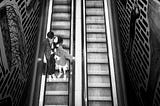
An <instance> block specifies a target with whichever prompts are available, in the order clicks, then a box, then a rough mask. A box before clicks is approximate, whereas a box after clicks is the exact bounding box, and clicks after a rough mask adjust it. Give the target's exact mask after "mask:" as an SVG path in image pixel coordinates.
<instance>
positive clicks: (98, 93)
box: [88, 87, 111, 97]
mask: <svg viewBox="0 0 160 106" xmlns="http://www.w3.org/2000/svg"><path fill="white" fill-rule="evenodd" d="M88 96H90V97H111V89H110V87H101V88H100V87H89V88H88Z"/></svg>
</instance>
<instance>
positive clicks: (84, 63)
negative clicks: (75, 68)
mask: <svg viewBox="0 0 160 106" xmlns="http://www.w3.org/2000/svg"><path fill="white" fill-rule="evenodd" d="M82 7H83V8H82V9H83V10H82V15H83V18H82V23H83V26H82V27H83V28H82V32H83V35H82V51H83V55H82V68H83V69H82V70H83V71H82V79H83V82H82V84H83V85H82V96H83V97H82V105H83V106H88V76H87V74H88V72H87V54H86V52H87V47H86V46H87V45H86V39H87V37H86V19H85V18H86V17H85V16H86V4H85V0H82Z"/></svg>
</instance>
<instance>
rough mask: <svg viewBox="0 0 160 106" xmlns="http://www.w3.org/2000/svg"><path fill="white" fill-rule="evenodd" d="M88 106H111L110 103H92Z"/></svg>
mask: <svg viewBox="0 0 160 106" xmlns="http://www.w3.org/2000/svg"><path fill="white" fill-rule="evenodd" d="M89 106H112V101H92V102H89Z"/></svg>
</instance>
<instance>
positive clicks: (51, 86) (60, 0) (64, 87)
mask: <svg viewBox="0 0 160 106" xmlns="http://www.w3.org/2000/svg"><path fill="white" fill-rule="evenodd" d="M71 4H72V1H71V0H53V5H52V15H51V26H50V30H51V31H52V32H54V35H55V36H61V37H62V38H63V46H64V49H65V50H67V51H68V52H70V51H71V47H70V42H71ZM69 79H70V78H69V72H67V79H63V75H62V76H61V77H60V78H56V79H53V80H52V81H48V80H47V82H46V87H45V97H44V98H45V100H44V105H45V106H68V104H69V89H70V88H69V87H70V86H69V85H70V83H69Z"/></svg>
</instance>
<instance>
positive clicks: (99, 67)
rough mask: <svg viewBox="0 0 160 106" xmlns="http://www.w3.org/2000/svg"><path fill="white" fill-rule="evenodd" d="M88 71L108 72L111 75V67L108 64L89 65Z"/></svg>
mask: <svg viewBox="0 0 160 106" xmlns="http://www.w3.org/2000/svg"><path fill="white" fill-rule="evenodd" d="M87 66H88V71H89V72H90V71H91V72H95V71H96V72H97V70H99V71H106V72H107V73H109V67H108V64H88V65H87Z"/></svg>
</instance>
